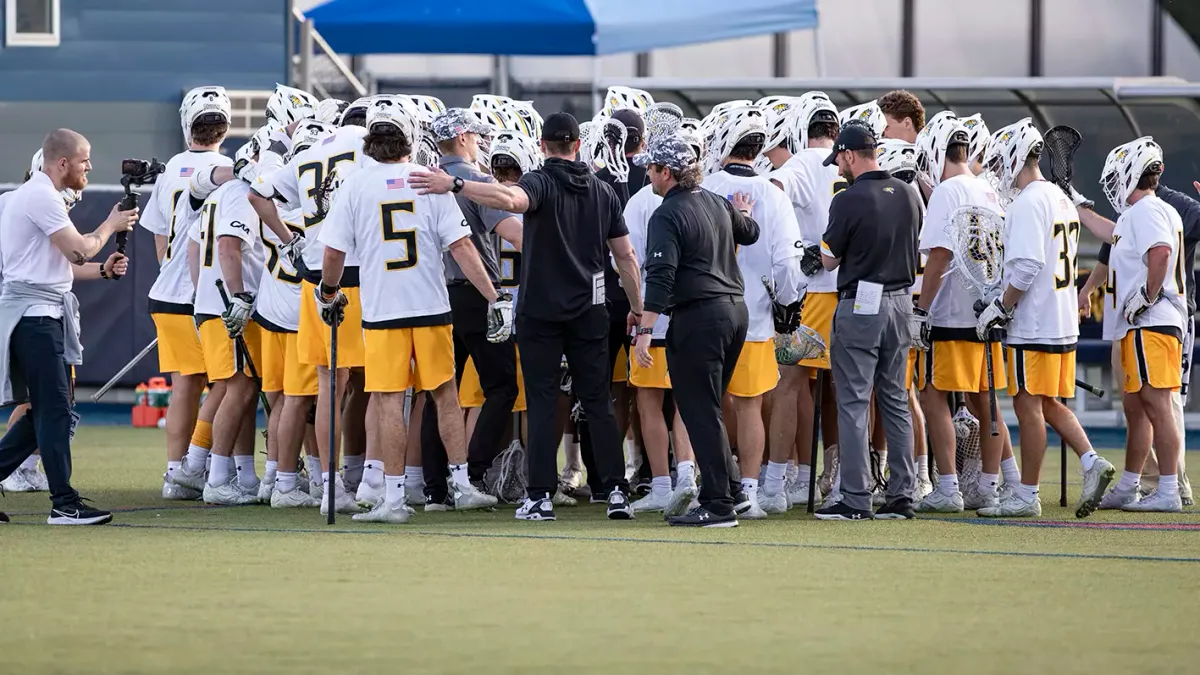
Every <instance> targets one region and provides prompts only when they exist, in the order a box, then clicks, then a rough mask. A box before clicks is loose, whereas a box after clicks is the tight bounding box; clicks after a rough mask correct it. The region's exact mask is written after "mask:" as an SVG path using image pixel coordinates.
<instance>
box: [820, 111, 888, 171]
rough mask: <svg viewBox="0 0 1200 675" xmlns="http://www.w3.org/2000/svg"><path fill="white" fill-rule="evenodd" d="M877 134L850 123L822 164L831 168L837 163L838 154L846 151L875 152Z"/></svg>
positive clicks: (866, 127) (842, 131)
mask: <svg viewBox="0 0 1200 675" xmlns="http://www.w3.org/2000/svg"><path fill="white" fill-rule="evenodd" d="M874 149H875V132H873V131H871V127H868V126H867V125H865V124H862V123H856V122H849V123H847V124H846V125H845V126H844V127H842V130H841V131H840V132H838V137H837V140H836V141H834V143H833V152H831V153H829V156H828V157H826V158H825V161H824V162H822V164H824V165H825V166H829V165H830V164H833V163H834V162H836V161H837V156H838V153H840V152H843V151H845V150H874Z"/></svg>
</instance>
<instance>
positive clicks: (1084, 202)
mask: <svg viewBox="0 0 1200 675" xmlns="http://www.w3.org/2000/svg"><path fill="white" fill-rule="evenodd" d="M1068 187H1070V188H1071V193H1070V194H1068V195H1067V196H1068V197H1070V198H1071V203H1072V204H1074V205H1075V208H1079V209H1095V208H1096V202H1094V201H1092V200H1090V199H1088V198H1087V197H1084V196H1083V195H1081V194H1079V190H1076V189H1075V186H1074V185H1070V186H1068Z"/></svg>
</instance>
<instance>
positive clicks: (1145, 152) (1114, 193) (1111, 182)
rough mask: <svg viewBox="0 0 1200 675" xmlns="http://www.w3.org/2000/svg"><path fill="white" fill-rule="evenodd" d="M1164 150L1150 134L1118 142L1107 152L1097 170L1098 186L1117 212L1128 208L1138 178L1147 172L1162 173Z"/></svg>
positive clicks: (1122, 211)
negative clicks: (1099, 168) (1121, 142)
mask: <svg viewBox="0 0 1200 675" xmlns="http://www.w3.org/2000/svg"><path fill="white" fill-rule="evenodd" d="M1162 170H1163V151H1162V147H1161V146H1159V144H1158V143H1155V142H1154V138H1153V137H1151V136H1142V137H1141V138H1139V139H1137V140H1136V141H1130V142H1128V143H1125V144H1124V145H1118V146H1117V147H1115V148H1113V149H1112V151H1111V152H1109V153H1108V157H1107V158H1106V159H1105V160H1104V169H1103V170H1101V171H1100V186H1101V187H1103V188H1104V196H1105V197H1108V203H1109V204H1112V207H1113V210H1114V211H1116V212H1117V213H1124V212H1125V209H1128V208H1129V195H1131V194H1133V191H1134V190H1136V189H1137V184H1138V181H1140V180H1141V179H1142V176H1144V175H1145V174H1148V173H1162Z"/></svg>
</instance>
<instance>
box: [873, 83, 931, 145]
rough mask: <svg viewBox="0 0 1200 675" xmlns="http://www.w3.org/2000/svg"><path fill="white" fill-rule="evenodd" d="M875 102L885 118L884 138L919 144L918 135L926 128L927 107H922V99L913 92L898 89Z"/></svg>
mask: <svg viewBox="0 0 1200 675" xmlns="http://www.w3.org/2000/svg"><path fill="white" fill-rule="evenodd" d="M874 102H875V104H876V106H877V107H878V109H879V112H880V113H881V116H882V117H883V124H884V128H883V131H882V132H881V134H882V136H883V138H898V139H900V140H902V141H908V142H909V143H916V142H917V134H919V133H921V130H922V129H924V128H925V106H923V105H921V99H919V98H917V97H916V96H914V95H913V94H912V93H911V92H907V91H904V90H903V89H897V90H895V91H889V92H888V93H886V94H884V95H883V96H881V97H879V98H878V99H876V100H875V101H874Z"/></svg>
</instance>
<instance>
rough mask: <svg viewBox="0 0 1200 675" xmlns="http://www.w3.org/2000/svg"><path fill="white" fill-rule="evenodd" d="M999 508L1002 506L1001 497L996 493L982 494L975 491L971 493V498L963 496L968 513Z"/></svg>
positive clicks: (964, 506)
mask: <svg viewBox="0 0 1200 675" xmlns="http://www.w3.org/2000/svg"><path fill="white" fill-rule="evenodd" d="M997 506H1000V495H999V493H996V492H981V491H980V490H978V489H975V490H972V491H971V494H970V495H969V496H968V495H965V494H964V495H963V508H965V509H966V510H968V511H978V510H979V509H991V508H996V507H997Z"/></svg>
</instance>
